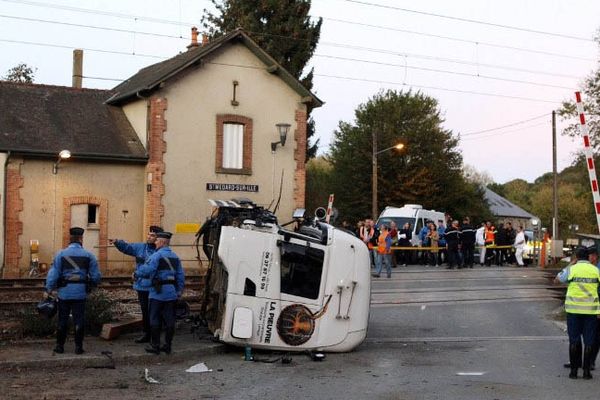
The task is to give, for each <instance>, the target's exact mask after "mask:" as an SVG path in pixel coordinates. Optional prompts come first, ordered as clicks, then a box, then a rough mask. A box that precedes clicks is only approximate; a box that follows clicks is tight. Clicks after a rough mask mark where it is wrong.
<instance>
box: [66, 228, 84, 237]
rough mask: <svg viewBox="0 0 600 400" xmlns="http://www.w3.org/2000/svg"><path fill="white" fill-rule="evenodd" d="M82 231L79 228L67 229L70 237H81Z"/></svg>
mask: <svg viewBox="0 0 600 400" xmlns="http://www.w3.org/2000/svg"><path fill="white" fill-rule="evenodd" d="M83 232H84V229H83V228H79V227H76V226H75V227H73V228H71V229H69V234H70V235H71V236H83Z"/></svg>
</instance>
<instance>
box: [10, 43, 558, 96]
mask: <svg viewBox="0 0 600 400" xmlns="http://www.w3.org/2000/svg"><path fill="white" fill-rule="evenodd" d="M0 42H7V43H17V44H27V45H34V46H44V47H55V48H63V49H73V46H66V45H58V44H49V43H35V42H27V41H22V40H9V39H0ZM81 49H82V50H84V51H90V52H99V53H108V54H119V55H127V56H138V57H149V58H157V59H162V60H164V59H167V58H168V57H163V56H156V55H151V54H142V53H135V52H124V51H115V50H104V49H94V48H85V47H84V48H81ZM207 64H217V65H225V66H232V67H240V68H253V69H265V67H256V66H252V65H238V64H227V63H215V62H207ZM314 76H320V77H324V78H334V79H343V80H349V81H359V82H369V83H379V84H389V85H395V86H403V87H414V88H420V89H433V90H442V91H447V92H455V93H464V94H476V95H481V96H492V97H500V98H506V99H516V100H526V101H534V102H540V103H549V104H558V103H560V102H557V101H550V100H544V99H538V98H532V97H522V96H512V95H502V94H497V93H488V92H478V91H471V90H461V89H449V88H442V87H437V86H423V85H415V84H409V83H406V82H392V81H383V80H374V79H364V78H355V77H348V76H339V75H328V74H314ZM92 79H99V78H92ZM105 79H107V80H119V79H112V78H110V79H109V78H105Z"/></svg>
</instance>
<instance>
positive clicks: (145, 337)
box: [134, 332, 150, 343]
mask: <svg viewBox="0 0 600 400" xmlns="http://www.w3.org/2000/svg"><path fill="white" fill-rule="evenodd" d="M134 342H136V343H148V342H150V334H149V333H148V332H144V334H143V335H142V336H140V337H139V338H137V339H135V340H134Z"/></svg>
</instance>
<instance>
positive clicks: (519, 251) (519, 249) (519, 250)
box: [514, 226, 525, 267]
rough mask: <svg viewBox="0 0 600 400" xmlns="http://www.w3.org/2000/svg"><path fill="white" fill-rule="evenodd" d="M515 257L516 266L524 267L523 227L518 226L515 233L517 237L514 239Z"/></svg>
mask: <svg viewBox="0 0 600 400" xmlns="http://www.w3.org/2000/svg"><path fill="white" fill-rule="evenodd" d="M514 246H515V250H516V252H515V257H516V258H517V264H518V266H519V267H524V266H525V264H524V263H523V249H524V247H525V232H523V227H522V226H519V228H518V231H517V236H516V237H515V243H514Z"/></svg>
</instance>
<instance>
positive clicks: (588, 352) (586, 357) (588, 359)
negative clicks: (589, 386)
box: [583, 346, 593, 379]
mask: <svg viewBox="0 0 600 400" xmlns="http://www.w3.org/2000/svg"><path fill="white" fill-rule="evenodd" d="M592 354H593V350H592V346H585V349H584V351H583V379H592V373H591V372H590V370H591V366H592Z"/></svg>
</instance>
